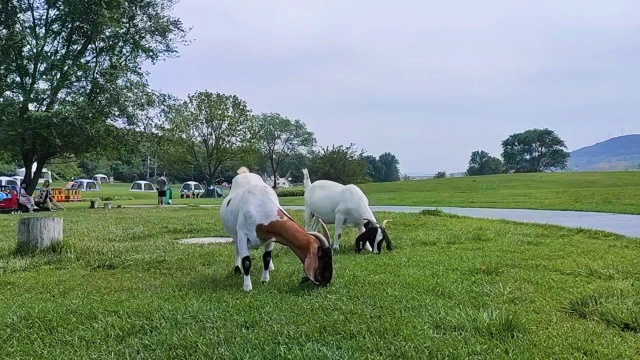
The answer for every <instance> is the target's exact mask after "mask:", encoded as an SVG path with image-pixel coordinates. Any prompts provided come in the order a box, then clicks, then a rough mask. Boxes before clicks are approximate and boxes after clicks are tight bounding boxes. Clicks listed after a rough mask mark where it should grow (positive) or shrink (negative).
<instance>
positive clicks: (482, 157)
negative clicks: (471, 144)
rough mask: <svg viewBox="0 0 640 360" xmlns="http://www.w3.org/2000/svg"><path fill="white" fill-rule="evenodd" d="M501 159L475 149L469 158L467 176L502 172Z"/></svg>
mask: <svg viewBox="0 0 640 360" xmlns="http://www.w3.org/2000/svg"><path fill="white" fill-rule="evenodd" d="M502 168H503V167H502V160H500V159H498V158H497V157H494V156H491V155H489V153H488V152H486V151H484V150H476V151H474V152H472V153H471V157H470V159H469V167H468V168H467V175H468V176H477V175H492V174H500V173H501V172H502Z"/></svg>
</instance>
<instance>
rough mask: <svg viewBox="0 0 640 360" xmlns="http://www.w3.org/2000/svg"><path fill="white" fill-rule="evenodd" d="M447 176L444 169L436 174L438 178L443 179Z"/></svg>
mask: <svg viewBox="0 0 640 360" xmlns="http://www.w3.org/2000/svg"><path fill="white" fill-rule="evenodd" d="M446 177H447V173H446V172H444V171H438V173H437V174H436V175H435V176H434V178H436V179H443V178H446Z"/></svg>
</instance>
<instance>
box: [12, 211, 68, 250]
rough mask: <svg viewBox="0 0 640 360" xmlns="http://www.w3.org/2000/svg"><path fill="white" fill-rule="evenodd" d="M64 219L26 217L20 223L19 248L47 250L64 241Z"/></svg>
mask: <svg viewBox="0 0 640 360" xmlns="http://www.w3.org/2000/svg"><path fill="white" fill-rule="evenodd" d="M62 225H63V221H62V218H58V217H25V218H22V219H20V222H19V223H18V247H19V248H21V249H34V248H35V249H46V248H48V247H50V246H53V245H56V244H58V243H59V242H61V241H62Z"/></svg>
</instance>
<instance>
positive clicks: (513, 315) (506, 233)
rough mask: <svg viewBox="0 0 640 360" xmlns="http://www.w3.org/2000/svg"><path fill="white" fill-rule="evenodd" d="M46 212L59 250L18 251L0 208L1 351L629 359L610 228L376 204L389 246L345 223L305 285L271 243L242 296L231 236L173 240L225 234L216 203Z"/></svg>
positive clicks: (633, 275)
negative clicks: (59, 233)
mask: <svg viewBox="0 0 640 360" xmlns="http://www.w3.org/2000/svg"><path fill="white" fill-rule="evenodd" d="M55 215H56V216H63V217H64V221H65V228H64V231H65V239H64V246H63V247H62V249H61V250H60V251H59V252H58V253H55V254H36V255H25V256H23V255H16V254H15V253H14V248H15V245H16V237H17V234H16V232H17V222H18V219H19V216H17V215H6V216H1V217H0V227H1V228H2V229H4V231H3V232H2V233H1V234H0V303H1V304H2V306H0V357H2V358H11V359H26V358H38V359H79V358H100V359H104V358H147V359H159V358H180V359H184V358H202V359H204V358H207V359H213V358H219V359H235V358H251V359H273V358H292V359H365V358H369V359H392V358H400V359H426V358H470V357H472V358H484V359H497V358H523V359H541V358H543V359H547V358H585V357H586V358H610V359H613V358H625V359H630V358H639V357H640V341H638V339H639V337H638V336H639V333H640V310H639V309H640V306H639V305H640V288H639V287H638V282H639V281H640V266H639V265H640V260H639V258H638V252H639V251H640V244H639V243H638V241H637V240H632V239H628V238H624V237H621V236H617V235H612V234H608V233H603V232H593V231H584V230H572V229H566V228H560V227H550V226H535V225H527V224H516V223H511V222H504V221H492V220H478V219H469V218H458V217H451V216H444V215H443V214H442V213H440V212H431V213H429V214H377V216H378V217H379V218H380V219H385V218H390V219H392V220H393V222H391V223H389V226H388V231H389V234H390V236H391V238H392V240H393V243H394V245H395V250H394V251H393V252H391V253H389V252H387V251H386V250H383V253H382V254H381V255H379V256H376V255H372V254H370V253H367V254H362V255H356V254H355V253H354V244H353V242H354V232H353V231H352V230H350V231H348V232H346V234H345V237H344V238H343V241H342V244H343V248H342V249H341V250H340V252H339V253H336V254H335V262H334V264H335V277H334V281H333V283H332V284H331V285H329V286H328V287H327V288H323V289H313V288H310V287H308V286H303V287H299V286H298V282H299V280H300V278H301V276H302V274H303V273H302V265H301V264H300V263H299V261H298V260H297V258H295V257H294V255H293V254H292V252H291V251H289V250H288V249H287V248H284V247H282V246H279V245H278V246H276V250H275V251H274V262H275V270H274V271H273V273H272V276H271V282H270V283H268V284H261V283H260V266H261V256H262V253H261V252H260V251H254V252H253V253H252V258H253V261H254V264H255V265H254V268H253V270H252V279H253V284H254V290H253V291H252V292H250V293H246V292H243V291H242V290H241V289H242V279H241V277H239V276H235V275H233V271H232V270H233V265H234V250H233V245H232V244H213V245H186V244H179V243H177V242H176V241H175V240H177V239H180V238H186V237H201V236H224V235H225V234H224V232H223V230H222V227H221V224H220V220H219V216H218V209H217V208H203V207H188V208H169V207H167V208H145V209H127V208H125V209H111V210H105V209H96V210H88V209H71V210H69V211H66V212H57V213H55ZM293 215H294V216H295V218H296V219H298V220H299V221H302V213H301V212H293ZM23 216H25V215H23ZM33 216H36V215H33Z"/></svg>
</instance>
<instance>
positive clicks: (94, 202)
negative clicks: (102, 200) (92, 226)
mask: <svg viewBox="0 0 640 360" xmlns="http://www.w3.org/2000/svg"><path fill="white" fill-rule="evenodd" d="M89 202H91V204H90V205H89V209H97V208H98V199H90V200H89Z"/></svg>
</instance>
